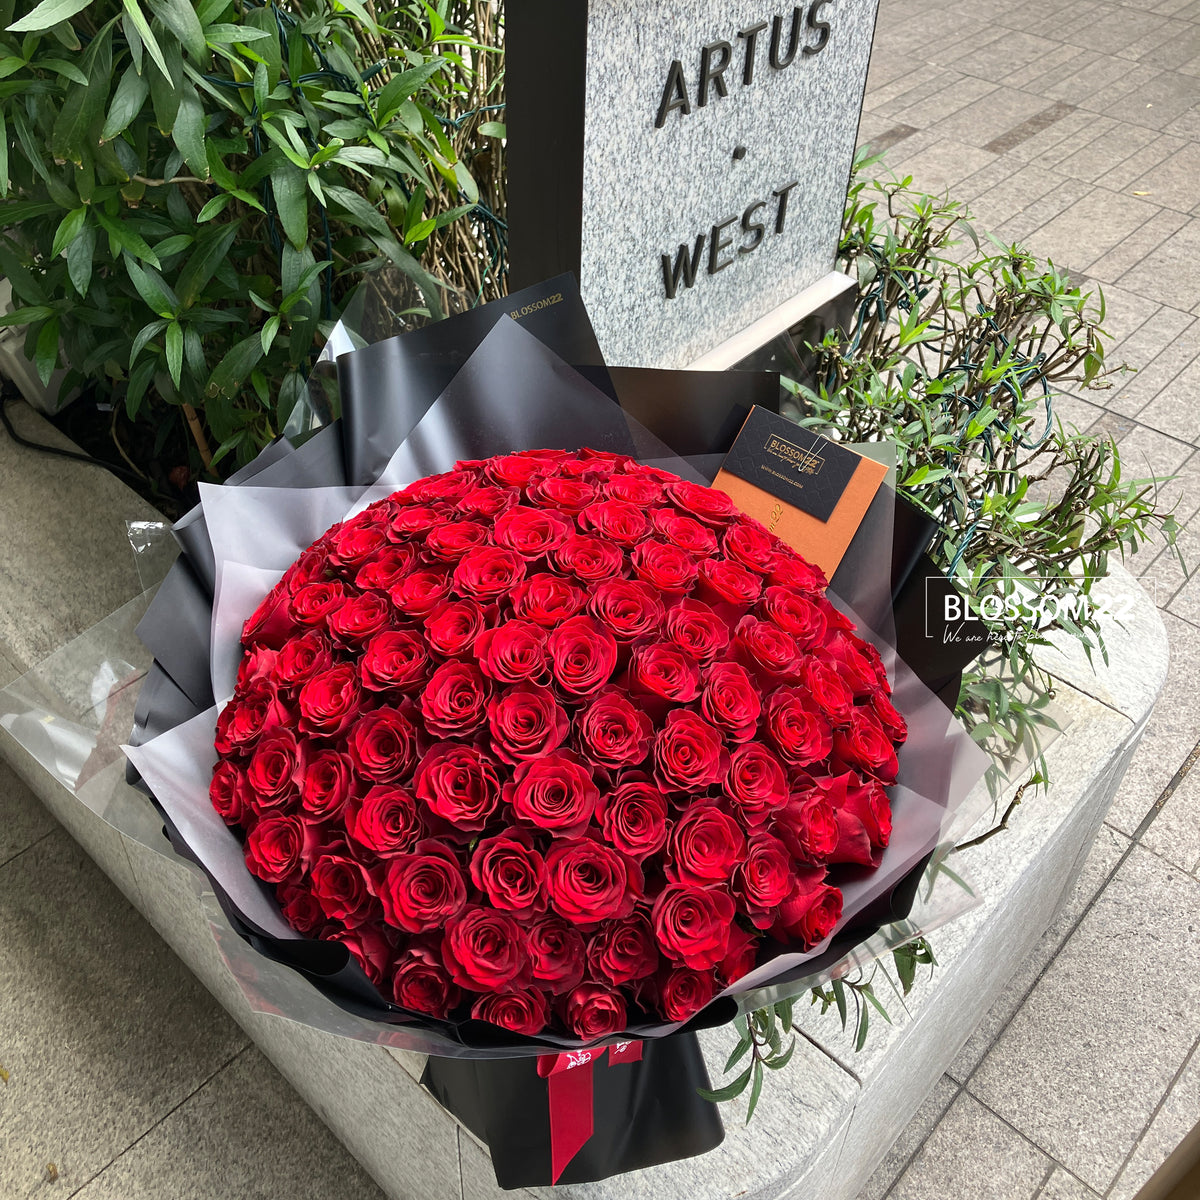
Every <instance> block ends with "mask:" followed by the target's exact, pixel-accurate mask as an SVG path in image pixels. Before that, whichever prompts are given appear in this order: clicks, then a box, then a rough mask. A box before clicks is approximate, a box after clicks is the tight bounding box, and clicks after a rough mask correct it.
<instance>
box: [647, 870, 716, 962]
mask: <svg viewBox="0 0 1200 1200" xmlns="http://www.w3.org/2000/svg"><path fill="white" fill-rule="evenodd" d="M735 911H736V908H735V905H734V903H733V897H732V896H730V895H729V893H728V892H727V891H725V890H724V889H723V888H701V887H696V886H694V885H693V884H689V883H673V884H669V885H668V886H667V887H665V888H663V890H662V891H661V892H660V893H659V894H658V899H657V900H655V902H654V909H653V911H652V913H651V919H652V921H653V923H654V936H655V939H656V940H657V941H658V944H659V947H660V948H661V950H662V952H663V953H664V954H665V955H666V956H667V957H668V958H670V959H672V960H673V961H675V962H681V963H683V965H684V966H687V967H691V968H693V969H694V970H697V971H705V970H708V969H710V968H711V967H715V966H716V965H717V964H718V963H719V962H720V961H721V960H722V959H723V958H724V957H725V951H726V947H727V946H728V943H729V930H730V926H731V925H732V924H733V916H734V912H735Z"/></svg>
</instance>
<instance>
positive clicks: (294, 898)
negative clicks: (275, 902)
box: [275, 881, 329, 937]
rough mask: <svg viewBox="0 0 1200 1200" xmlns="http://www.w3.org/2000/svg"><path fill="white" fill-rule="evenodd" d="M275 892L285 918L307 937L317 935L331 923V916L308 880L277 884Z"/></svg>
mask: <svg viewBox="0 0 1200 1200" xmlns="http://www.w3.org/2000/svg"><path fill="white" fill-rule="evenodd" d="M275 894H276V896H277V897H278V898H279V911H280V912H281V913H282V914H283V919H284V920H285V921H286V922H287V923H288V924H289V925H290V926H291V927H292V928H293V929H294V930H295V931H296V932H297V933H302V934H304V936H305V937H317V936H319V934H320V933H321V930H323V929H324V928H325V926H326V925H328V924H329V918H328V917H327V916H326V915H325V911H324V909H322V908H321V906H320V905H319V904H318V903H317V899H316V897H315V896H314V895H313V894H312V892H311V891H310V890H309V888H308V883H307V881H305V882H302V883H281V884H277V885H276V888H275Z"/></svg>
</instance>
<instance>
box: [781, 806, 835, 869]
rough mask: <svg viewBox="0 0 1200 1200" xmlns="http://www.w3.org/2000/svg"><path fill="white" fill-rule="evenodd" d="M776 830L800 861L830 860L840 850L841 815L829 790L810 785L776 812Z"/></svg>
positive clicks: (822, 861)
mask: <svg viewBox="0 0 1200 1200" xmlns="http://www.w3.org/2000/svg"><path fill="white" fill-rule="evenodd" d="M773 828H774V832H775V834H776V836H777V837H779V838H780V839H781V840H782V841H783V843H784V845H785V846H787V848H788V851H789V852H790V853H791V855H792V856H793V857H794V858H796V859H798V860H799V861H800V862H809V863H824V862H828V861H829V860H830V858H831V857H832V855H833V853H834V851H835V850H836V849H837V845H838V840H839V836H840V835H839V832H838V821H837V814H836V813H835V812H834V808H833V805H832V804H831V803H830V800H829V797H828V795H827V794H826V792H825V791H824V790H823V789H821V788H820V787H813V788H810V789H809V790H808V791H806V792H801V793H799V794H798V795H796V796H793V797H792V799H791V800H789V801H788V803H787V804H786V805H785V806H784V807H783V808H782V809H780V810H779V811H778V812H776V814H775V821H774V826H773Z"/></svg>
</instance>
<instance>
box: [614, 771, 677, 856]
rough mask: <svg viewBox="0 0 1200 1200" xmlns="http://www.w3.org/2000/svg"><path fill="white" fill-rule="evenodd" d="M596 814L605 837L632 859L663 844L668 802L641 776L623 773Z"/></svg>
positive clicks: (664, 843) (657, 848) (666, 829)
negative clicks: (619, 781)
mask: <svg viewBox="0 0 1200 1200" xmlns="http://www.w3.org/2000/svg"><path fill="white" fill-rule="evenodd" d="M596 815H597V817H598V818H599V820H600V828H601V829H602V830H603V831H604V836H605V838H606V839H607V840H608V841H610V842H611V843H612V844H613V845H614V846H616V848H617V849H618V850H620V851H621V853H622V854H627V855H628V856H629V857H630V858H632V859H634V860H635V861H641V860H642V859H644V858H646V856H647V855H650V854H654V853H655V852H656V851H658V850H661V849H662V848H663V846H664V845H666V841H667V833H668V831H669V826H668V824H667V802H666V800H665V799H664V798H663V794H662V792H660V791H659V790H658V788H656V787H655V786H654V785H653V784H652V783H651V782H650V781H649V780H648V779H645V778H644V777H642V776H626V777H625V779H623V780H622V782H621V783H619V784H618V785H617V786H616V787H614V788H612V789H611V790H609V791H607V792H605V793H604V794H603V795H602V796H601V798H600V806H599V809H598V810H597V813H596Z"/></svg>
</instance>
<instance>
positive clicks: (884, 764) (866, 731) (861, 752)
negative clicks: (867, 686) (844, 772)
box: [833, 708, 900, 783]
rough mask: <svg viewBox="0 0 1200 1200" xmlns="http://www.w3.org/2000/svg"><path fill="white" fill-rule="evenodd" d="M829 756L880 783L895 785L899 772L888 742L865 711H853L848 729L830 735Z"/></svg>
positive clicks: (881, 730) (880, 728) (873, 717)
mask: <svg viewBox="0 0 1200 1200" xmlns="http://www.w3.org/2000/svg"><path fill="white" fill-rule="evenodd" d="M833 752H834V754H836V755H837V756H838V758H840V759H841V760H842V761H843V762H844V763H845V764H846V765H847V766H849V767H857V768H858V769H859V770H862V771H865V772H866V773H867V774H868V775H874V776H875V777H876V779H880V780H882V781H883V782H884V783H895V781H896V773H897V772H898V771H899V770H900V764H899V761H898V760H897V758H896V748H895V746H893V745H892V739H891V737H890V735H888V734H887V733H885V732H884V729H883V726H882V725H881V724H880V723H879V719H878V718H877V717H876V716H875V714H874V713H873V712H872V711H871V710H870V709H869V708H856V709H855V710H854V714H853V716H852V718H851V721H850V728H849V729H838V730H835V731H834V735H833Z"/></svg>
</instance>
